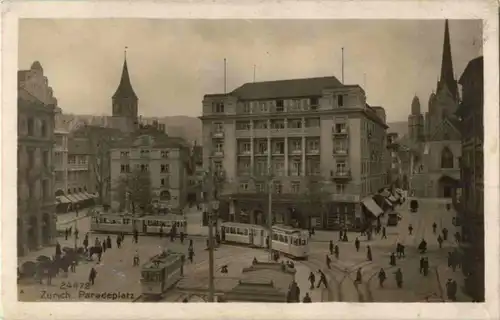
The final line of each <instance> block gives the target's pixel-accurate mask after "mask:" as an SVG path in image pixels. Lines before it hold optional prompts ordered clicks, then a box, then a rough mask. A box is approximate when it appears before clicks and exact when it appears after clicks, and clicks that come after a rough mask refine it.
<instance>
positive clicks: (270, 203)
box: [267, 166, 274, 261]
mask: <svg viewBox="0 0 500 320" xmlns="http://www.w3.org/2000/svg"><path fill="white" fill-rule="evenodd" d="M267 179H268V188H267V196H268V199H267V201H268V204H267V205H268V207H267V210H268V212H267V215H268V216H267V220H268V221H267V224H268V227H269V231H268V235H269V241H268V245H269V261H273V190H272V188H273V183H274V179H273V175H272V168H271V166H269V168H268V175H267Z"/></svg>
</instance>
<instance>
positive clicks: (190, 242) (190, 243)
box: [189, 239, 193, 248]
mask: <svg viewBox="0 0 500 320" xmlns="http://www.w3.org/2000/svg"><path fill="white" fill-rule="evenodd" d="M189 247H191V248H192V247H193V239H189Z"/></svg>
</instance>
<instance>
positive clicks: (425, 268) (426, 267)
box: [424, 257, 429, 277]
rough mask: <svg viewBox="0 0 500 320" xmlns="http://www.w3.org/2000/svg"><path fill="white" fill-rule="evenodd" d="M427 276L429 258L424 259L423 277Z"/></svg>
mask: <svg viewBox="0 0 500 320" xmlns="http://www.w3.org/2000/svg"><path fill="white" fill-rule="evenodd" d="M428 274H429V258H427V257H425V258H424V276H426V277H427V275H428Z"/></svg>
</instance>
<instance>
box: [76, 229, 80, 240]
mask: <svg viewBox="0 0 500 320" xmlns="http://www.w3.org/2000/svg"><path fill="white" fill-rule="evenodd" d="M78 233H79V232H78V229H77V228H75V239H78Z"/></svg>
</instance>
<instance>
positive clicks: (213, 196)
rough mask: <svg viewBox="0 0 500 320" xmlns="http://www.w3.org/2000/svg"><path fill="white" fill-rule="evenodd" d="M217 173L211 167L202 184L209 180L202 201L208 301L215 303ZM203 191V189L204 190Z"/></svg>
mask: <svg viewBox="0 0 500 320" xmlns="http://www.w3.org/2000/svg"><path fill="white" fill-rule="evenodd" d="M219 178H220V177H219V176H218V173H214V172H213V170H212V165H210V168H209V170H208V172H206V173H205V177H204V179H203V184H204V185H205V186H206V185H207V183H206V182H207V180H208V179H210V183H209V191H208V192H207V194H208V197H207V199H204V202H205V212H206V213H207V215H208V216H207V218H208V266H209V268H208V272H209V274H208V301H209V302H215V301H214V298H215V284H214V278H215V265H214V264H215V262H214V232H213V225H214V222H216V221H217V210H218V199H217V183H218V179H219ZM204 189H205V188H204Z"/></svg>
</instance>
